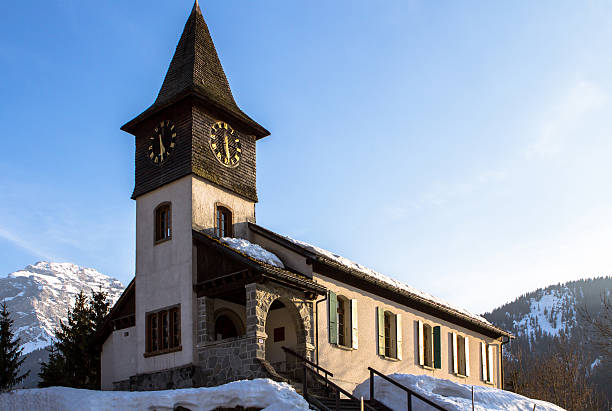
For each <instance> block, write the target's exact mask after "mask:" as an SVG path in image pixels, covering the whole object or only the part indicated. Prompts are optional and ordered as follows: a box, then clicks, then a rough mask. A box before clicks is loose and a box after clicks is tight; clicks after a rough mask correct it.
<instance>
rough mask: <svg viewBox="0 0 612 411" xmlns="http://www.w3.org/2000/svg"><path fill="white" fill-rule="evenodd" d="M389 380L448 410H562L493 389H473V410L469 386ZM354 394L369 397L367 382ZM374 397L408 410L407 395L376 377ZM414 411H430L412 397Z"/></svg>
mask: <svg viewBox="0 0 612 411" xmlns="http://www.w3.org/2000/svg"><path fill="white" fill-rule="evenodd" d="M389 377H390V378H391V379H393V380H395V381H397V382H399V383H400V384H402V385H404V386H405V387H407V388H410V389H411V390H412V391H414V392H416V393H417V394H421V395H422V396H424V397H425V398H427V399H429V400H431V401H433V402H435V403H436V404H438V405H440V406H441V407H443V408H445V409H448V410H458V411H471V410H472V409H476V410H479V411H485V410H491V411H493V410H516V411H532V410H533V409H534V406H535V409H536V410H539V411H564V410H563V408H561V407H558V406H556V405H554V404H551V403H550V402H546V401H541V400H534V399H531V398H527V397H523V396H522V395H519V394H515V393H513V392H510V391H504V390H499V389H497V388H493V387H483V386H476V385H475V386H473V388H474V408H472V385H466V384H459V383H456V382H453V381H450V380H445V379H442V378H434V377H431V376H429V375H412V374H391V375H389ZM353 395H354V396H356V397H357V398H360V397H363V398H364V399H365V398H368V399H369V398H370V382H369V380H366V381H365V382H363V383H361V384H359V385H358V386H357V388H355V391H354V392H353ZM374 398H375V399H377V400H379V401H381V402H382V403H383V404H385V405H386V406H387V407H389V408H391V409H392V410H405V409H406V408H407V404H406V401H407V398H406V392H405V391H404V390H402V389H400V388H398V387H396V386H395V385H393V384H391V383H389V382H387V381H385V380H383V379H382V378H380V377H379V376H376V377H375V379H374ZM412 402H413V407H412V409H413V410H416V411H421V410H423V411H424V410H430V409H431V406H429V405H426V404H425V403H424V402H423V401H421V400H419V399H418V398H413V400H412Z"/></svg>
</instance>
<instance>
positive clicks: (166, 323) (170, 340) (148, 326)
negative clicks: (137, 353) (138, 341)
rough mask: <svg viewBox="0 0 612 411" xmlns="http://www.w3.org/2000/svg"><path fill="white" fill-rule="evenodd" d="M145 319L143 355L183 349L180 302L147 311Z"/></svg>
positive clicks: (148, 355) (150, 355)
mask: <svg viewBox="0 0 612 411" xmlns="http://www.w3.org/2000/svg"><path fill="white" fill-rule="evenodd" d="M145 319H146V320H145V337H146V341H145V352H144V356H145V357H152V356H155V355H161V354H168V353H171V352H176V351H181V350H182V349H183V348H182V345H181V305H180V304H177V305H173V306H170V307H166V308H162V309H159V310H155V311H150V312H147V313H146V315H145ZM177 320H178V323H177ZM177 333H178V335H177ZM177 337H178V338H177Z"/></svg>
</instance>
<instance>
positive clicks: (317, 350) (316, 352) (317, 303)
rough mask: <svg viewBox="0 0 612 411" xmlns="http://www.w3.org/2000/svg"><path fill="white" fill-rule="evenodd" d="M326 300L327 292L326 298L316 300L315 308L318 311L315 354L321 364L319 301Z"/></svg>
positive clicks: (316, 314)
mask: <svg viewBox="0 0 612 411" xmlns="http://www.w3.org/2000/svg"><path fill="white" fill-rule="evenodd" d="M325 300H327V293H326V294H325V298H323V299H322V300H319V301H316V302H315V309H316V311H317V312H316V313H315V355H316V357H317V365H319V303H322V302H324V301H325Z"/></svg>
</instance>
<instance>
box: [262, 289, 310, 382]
mask: <svg viewBox="0 0 612 411" xmlns="http://www.w3.org/2000/svg"><path fill="white" fill-rule="evenodd" d="M265 332H266V335H267V338H266V360H267V361H268V362H269V363H270V364H271V365H272V366H273V367H274V368H276V369H277V370H283V368H284V364H285V361H286V354H285V352H284V351H283V349H282V347H287V348H290V349H292V350H294V351H302V349H303V341H304V339H305V336H304V327H303V326H302V325H301V318H300V316H299V312H298V311H297V308H296V307H295V305H294V304H293V303H292V302H291V301H288V300H287V299H285V298H282V297H281V298H277V299H276V300H274V301H273V302H272V304H270V308H269V309H268V313H267V315H266V322H265Z"/></svg>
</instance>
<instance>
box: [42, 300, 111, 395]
mask: <svg viewBox="0 0 612 411" xmlns="http://www.w3.org/2000/svg"><path fill="white" fill-rule="evenodd" d="M106 297H107V295H106V293H105V292H103V291H102V290H99V291H98V292H93V291H92V294H91V297H89V298H87V297H86V296H85V295H84V294H83V292H81V293H80V294H79V295H77V297H76V300H75V303H74V307H73V308H72V309H70V310H68V319H67V321H66V323H64V322H60V328H59V329H56V330H55V339H56V342H55V344H54V348H53V351H51V353H50V355H49V361H48V362H47V363H44V364H42V366H41V372H40V374H39V376H40V378H41V382H40V383H39V386H41V387H48V386H52V385H61V386H66V387H74V388H87V389H99V388H100V353H99V350H98V349H97V347H96V340H95V337H96V333H97V332H98V330H100V329H101V327H102V324H103V322H104V317H105V316H106V314H107V313H108V309H109V302H108V301H107V298H106Z"/></svg>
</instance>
